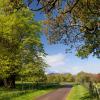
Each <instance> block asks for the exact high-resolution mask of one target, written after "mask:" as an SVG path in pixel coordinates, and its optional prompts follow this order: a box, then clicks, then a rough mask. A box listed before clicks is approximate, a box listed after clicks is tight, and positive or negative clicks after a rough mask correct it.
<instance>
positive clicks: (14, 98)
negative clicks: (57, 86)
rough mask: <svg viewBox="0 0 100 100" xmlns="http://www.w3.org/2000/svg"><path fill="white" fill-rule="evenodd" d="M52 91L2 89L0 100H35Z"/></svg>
mask: <svg viewBox="0 0 100 100" xmlns="http://www.w3.org/2000/svg"><path fill="white" fill-rule="evenodd" d="M50 91H52V89H45V90H23V91H19V90H5V89H2V88H0V100H35V98H37V97H38V96H41V95H43V94H46V93H48V92H50Z"/></svg>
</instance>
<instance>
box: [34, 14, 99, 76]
mask: <svg viewBox="0 0 100 100" xmlns="http://www.w3.org/2000/svg"><path fill="white" fill-rule="evenodd" d="M44 19H45V16H44V15H43V14H41V13H39V12H36V13H35V20H37V21H41V20H44ZM41 41H42V43H43V44H44V50H45V52H46V53H47V54H48V55H47V56H46V57H45V58H44V60H45V61H46V63H47V64H48V65H49V67H47V68H46V73H72V74H77V73H79V72H80V71H84V72H88V73H100V59H97V58H96V57H93V56H89V57H88V58H86V59H81V58H78V57H77V56H75V53H65V50H66V45H63V44H56V45H50V44H49V43H48V41H47V39H46V36H45V35H42V37H41Z"/></svg>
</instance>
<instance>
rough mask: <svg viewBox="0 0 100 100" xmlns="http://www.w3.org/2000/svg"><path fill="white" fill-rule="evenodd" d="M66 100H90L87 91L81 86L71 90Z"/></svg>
mask: <svg viewBox="0 0 100 100" xmlns="http://www.w3.org/2000/svg"><path fill="white" fill-rule="evenodd" d="M66 100H91V98H90V94H89V91H88V90H87V89H86V88H85V87H84V86H81V85H76V86H74V87H73V88H72V90H71V91H70V93H69V94H68V96H67V99H66Z"/></svg>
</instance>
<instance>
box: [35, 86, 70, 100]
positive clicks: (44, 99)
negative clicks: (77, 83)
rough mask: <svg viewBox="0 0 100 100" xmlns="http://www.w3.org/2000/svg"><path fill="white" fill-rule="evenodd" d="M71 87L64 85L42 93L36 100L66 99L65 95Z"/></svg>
mask: <svg viewBox="0 0 100 100" xmlns="http://www.w3.org/2000/svg"><path fill="white" fill-rule="evenodd" d="M70 89H71V87H64V88H60V89H57V90H55V91H53V92H51V93H48V94H46V95H43V96H41V97H39V98H37V99H36V100H66V99H65V98H66V96H67V94H68V93H69V91H70Z"/></svg>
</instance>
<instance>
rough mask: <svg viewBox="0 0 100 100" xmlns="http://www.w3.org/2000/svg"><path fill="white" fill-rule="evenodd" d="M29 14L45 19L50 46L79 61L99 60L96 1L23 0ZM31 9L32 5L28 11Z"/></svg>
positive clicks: (99, 15) (99, 27) (98, 4)
mask: <svg viewBox="0 0 100 100" xmlns="http://www.w3.org/2000/svg"><path fill="white" fill-rule="evenodd" d="M27 2H28V3H27V4H28V6H30V5H31V10H33V11H40V10H41V11H42V12H45V14H46V15H47V20H46V21H45V25H46V27H47V31H46V33H47V34H46V35H47V37H48V39H49V41H50V43H51V44H52V43H64V44H65V45H66V47H68V49H67V51H68V50H69V49H71V50H72V48H73V47H74V49H75V50H76V51H77V55H78V56H79V57H82V58H86V57H88V56H89V55H90V54H92V55H94V56H96V57H98V58H100V1H99V0H27ZM32 4H33V5H36V7H37V8H36V7H35V6H33V7H32Z"/></svg>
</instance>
